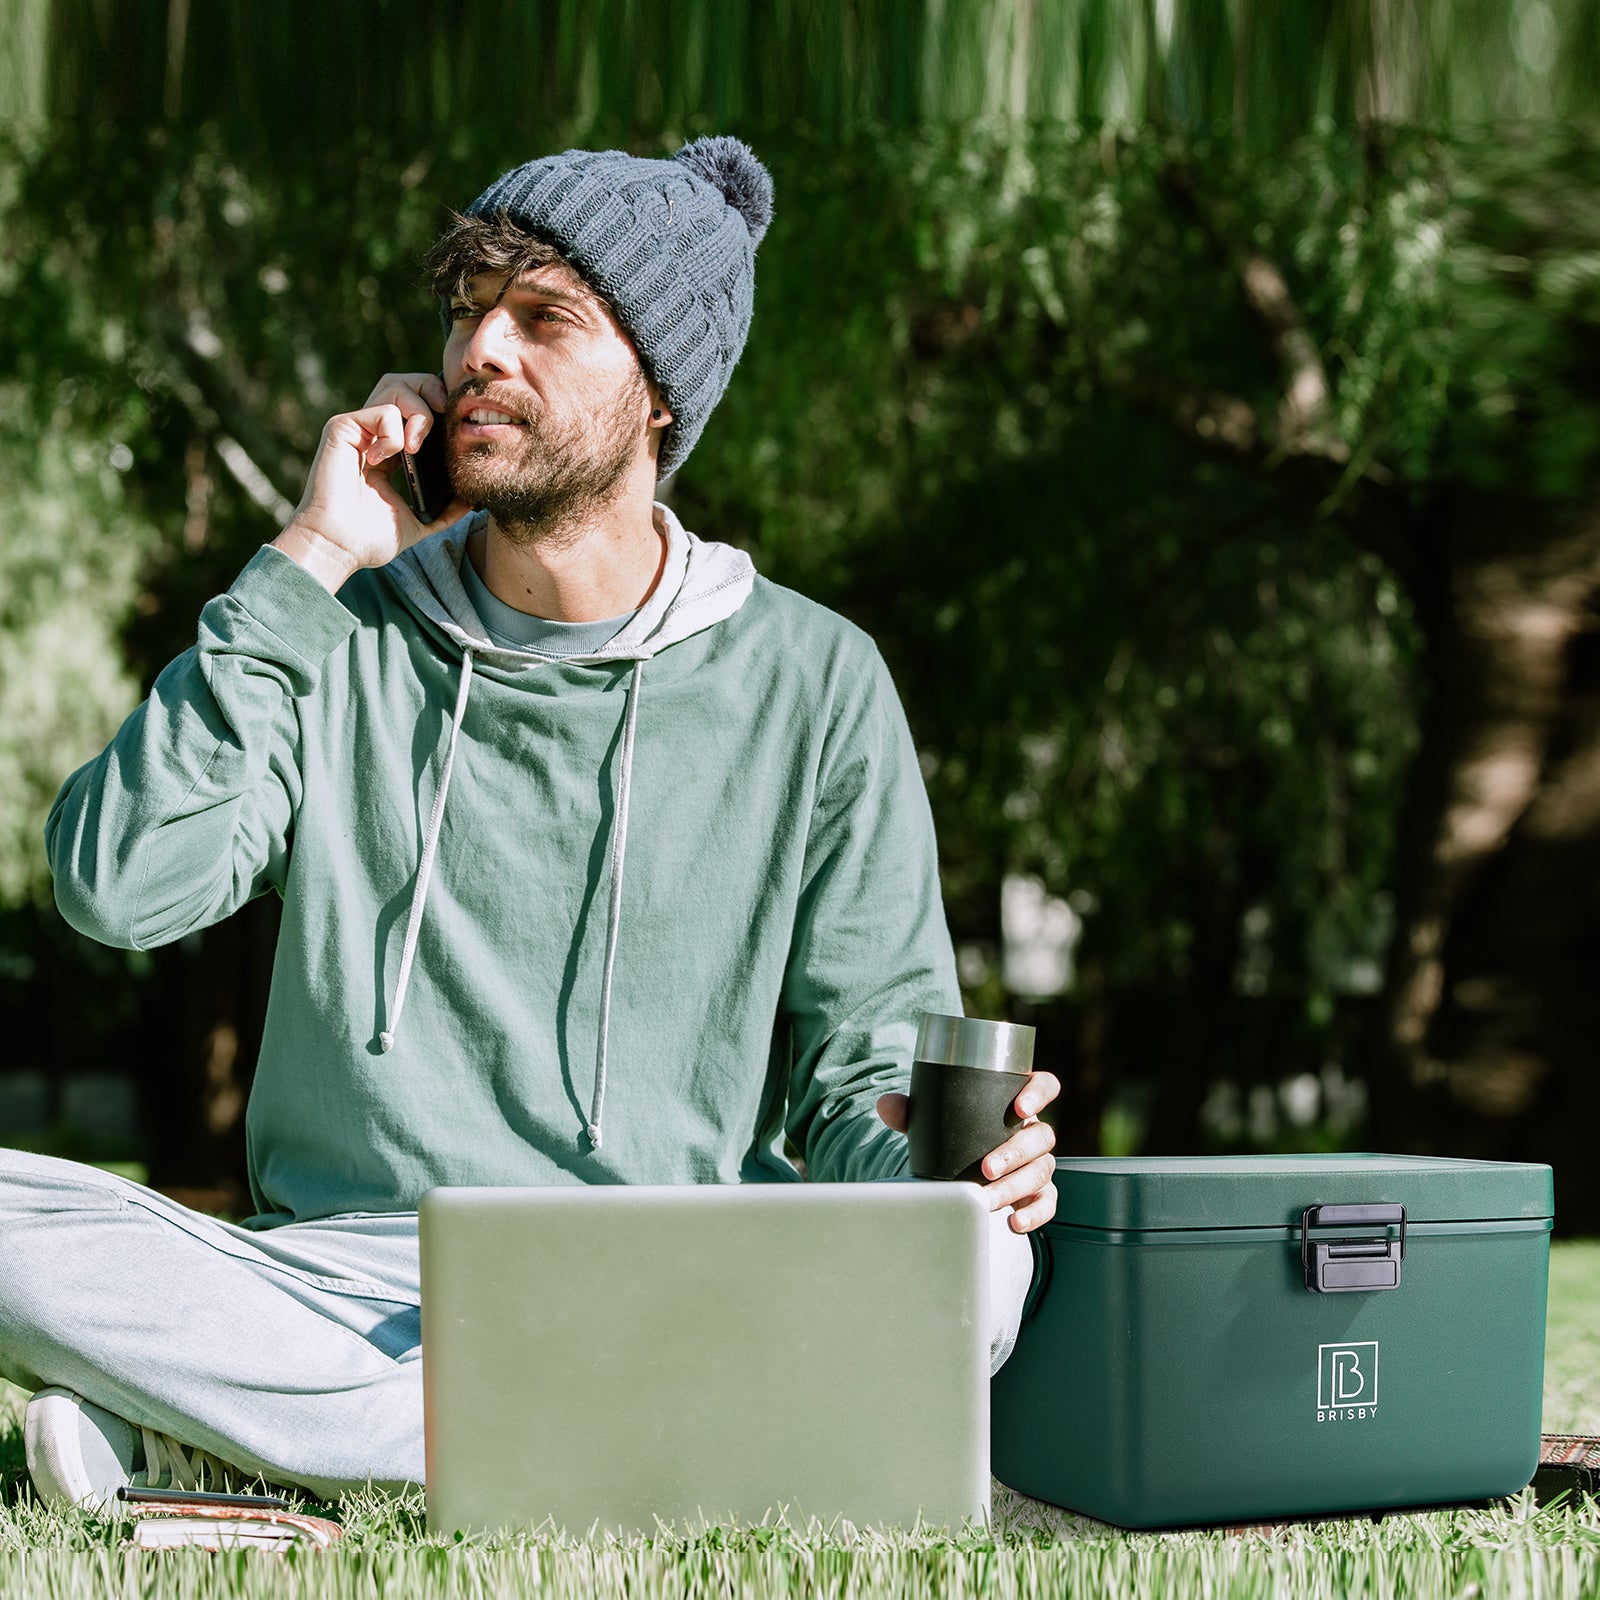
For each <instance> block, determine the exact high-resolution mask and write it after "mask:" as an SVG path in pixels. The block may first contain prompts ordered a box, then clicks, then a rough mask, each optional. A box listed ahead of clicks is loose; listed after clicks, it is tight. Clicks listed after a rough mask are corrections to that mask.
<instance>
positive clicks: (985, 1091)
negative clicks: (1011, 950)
mask: <svg viewBox="0 0 1600 1600" xmlns="http://www.w3.org/2000/svg"><path fill="white" fill-rule="evenodd" d="M1033 1041H1034V1030H1033V1029H1032V1028H1030V1027H1028V1026H1026V1025H1025V1024H1023V1023H1020V1022H987V1021H984V1020H983V1019H981V1018H978V1017H949V1016H944V1015H942V1014H941V1013H939V1012H936V1011H924V1012H923V1013H922V1020H921V1022H920V1024H919V1025H918V1028H917V1051H916V1058H915V1060H913V1062H912V1064H911V1120H910V1124H909V1126H908V1129H907V1137H908V1138H909V1140H910V1144H911V1172H912V1175H913V1176H914V1177H918V1178H962V1179H966V1180H968V1181H970V1182H973V1183H985V1182H987V1181H988V1180H987V1179H986V1178H985V1177H984V1174H983V1170H982V1166H981V1163H982V1161H983V1158H984V1157H985V1156H986V1155H988V1153H989V1152H990V1151H991V1150H993V1149H994V1148H995V1147H996V1146H997V1145H1001V1144H1004V1143H1005V1141H1006V1139H1007V1138H1008V1137H1009V1135H1010V1133H1011V1130H1012V1129H1013V1128H1015V1127H1016V1126H1018V1124H1019V1123H1020V1122H1021V1121H1022V1118H1021V1117H1019V1116H1018V1115H1017V1113H1016V1110H1015V1108H1014V1106H1013V1104H1012V1102H1013V1101H1014V1100H1015V1099H1016V1097H1017V1094H1018V1093H1019V1091H1020V1090H1021V1088H1022V1086H1023V1084H1025V1083H1026V1082H1027V1081H1028V1075H1029V1073H1031V1072H1032V1071H1033Z"/></svg>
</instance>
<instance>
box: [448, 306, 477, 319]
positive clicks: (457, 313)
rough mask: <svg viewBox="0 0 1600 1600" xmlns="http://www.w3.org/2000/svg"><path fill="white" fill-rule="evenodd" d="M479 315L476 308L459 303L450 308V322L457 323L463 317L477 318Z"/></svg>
mask: <svg viewBox="0 0 1600 1600" xmlns="http://www.w3.org/2000/svg"><path fill="white" fill-rule="evenodd" d="M477 314H478V308H477V307H476V306H468V305H461V304H460V303H459V302H458V303H457V304H456V305H453V306H451V307H450V320H451V321H452V322H455V321H456V320H457V319H458V318H461V317H475V316H477Z"/></svg>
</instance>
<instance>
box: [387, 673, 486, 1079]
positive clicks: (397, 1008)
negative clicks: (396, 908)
mask: <svg viewBox="0 0 1600 1600" xmlns="http://www.w3.org/2000/svg"><path fill="white" fill-rule="evenodd" d="M471 687H472V652H471V651H470V650H465V651H463V652H462V655H461V682H460V684H459V685H458V687H457V689H456V709H455V715H454V716H453V717H451V719H450V743H449V744H448V745H446V747H445V752H444V770H443V771H442V772H441V773H440V774H439V792H438V793H437V794H436V795H435V796H434V797H433V815H432V816H430V817H429V818H428V834H427V837H426V838H425V839H424V840H423V841H422V861H421V864H420V865H419V866H418V867H417V882H416V886H415V888H413V889H412V891H411V910H410V912H409V913H408V915H407V917H406V942H405V944H404V946H403V947H402V948H401V951H400V978H399V981H398V982H397V983H396V984H395V986H394V1004H393V1005H392V1006H390V1008H389V1026H388V1027H387V1028H385V1029H384V1030H383V1032H382V1033H380V1034H379V1035H378V1043H379V1045H380V1046H381V1047H382V1048H383V1051H384V1053H385V1054H387V1053H388V1052H389V1051H390V1050H392V1049H394V1036H395V1034H396V1033H397V1032H398V1031H399V1028H400V1013H401V1012H402V1011H403V1010H405V1004H406V985H407V984H409V983H410V982H411V960H412V957H413V956H415V955H416V953H417V935H418V934H419V933H420V932H421V931H422V906H423V902H424V901H425V900H426V899H427V898H428V879H429V878H431V877H432V876H433V858H434V854H435V852H436V851H437V850H438V847H439V830H440V828H441V826H442V825H443V823H444V798H445V796H446V795H447V794H449V792H450V771H451V768H452V767H454V766H455V763H456V735H457V734H458V733H460V731H461V718H462V716H463V715H464V714H465V712H466V709H467V691H468V689H470V688H471Z"/></svg>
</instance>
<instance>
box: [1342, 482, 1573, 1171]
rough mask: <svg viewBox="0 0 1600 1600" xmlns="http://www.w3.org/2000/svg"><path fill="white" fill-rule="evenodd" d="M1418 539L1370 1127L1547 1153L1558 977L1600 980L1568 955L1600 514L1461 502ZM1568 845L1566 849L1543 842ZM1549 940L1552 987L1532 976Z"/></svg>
mask: <svg viewBox="0 0 1600 1600" xmlns="http://www.w3.org/2000/svg"><path fill="white" fill-rule="evenodd" d="M1416 538H1417V557H1418V559H1417V561H1416V563H1415V567H1414V571H1413V574H1412V597H1413V601H1414V604H1415V606H1416V612H1417V618H1418V621H1419V624H1420V626H1421V629H1422V633H1423V636H1424V652H1423V667H1422V674H1423V681H1422V685H1421V695H1420V699H1421V743H1420V747H1419V750H1418V753H1417V757H1416V760H1415V762H1414V764H1413V770H1412V773H1411V778H1410V783H1409V788H1408V795H1407V800H1406V806H1405V812H1404V815H1403V818H1402V823H1401V829H1400V835H1399V840H1398V843H1397V850H1396V860H1397V872H1396V880H1395V883H1396V920H1395V935H1394V940H1393V944H1392V946H1391V950H1390V958H1389V970H1388V973H1387V981H1386V984H1385V993H1384V1003H1383V1005H1382V1006H1381V1008H1380V1024H1381V1028H1382V1032H1383V1039H1382V1041H1381V1043H1380V1050H1379V1053H1378V1056H1379V1064H1378V1067H1377V1070H1376V1071H1375V1072H1374V1073H1373V1081H1372V1083H1371V1090H1372V1126H1373V1129H1374V1132H1375V1134H1376V1135H1377V1137H1378V1139H1379V1140H1380V1141H1381V1142H1384V1143H1387V1144H1390V1145H1392V1146H1395V1147H1397V1148H1402V1149H1412V1150H1419V1151H1426V1150H1436V1151H1439V1152H1441V1153H1444V1152H1448V1153H1459V1154H1465V1153H1468V1151H1467V1150H1466V1149H1464V1148H1463V1144H1464V1141H1465V1142H1466V1143H1470V1144H1472V1145H1473V1146H1474V1148H1475V1150H1476V1153H1481V1154H1485V1155H1488V1154H1506V1153H1508V1152H1510V1151H1511V1150H1512V1149H1514V1148H1532V1147H1533V1142H1532V1141H1531V1139H1530V1138H1529V1136H1528V1129H1529V1128H1530V1127H1531V1125H1532V1121H1534V1120H1538V1117H1536V1115H1535V1106H1536V1103H1538V1102H1540V1101H1541V1099H1543V1098H1544V1088H1543V1086H1546V1085H1549V1084H1552V1083H1555V1082H1556V1081H1557V1080H1556V1079H1554V1078H1553V1077H1552V1068H1553V1067H1554V1066H1555V1065H1556V1062H1555V1059H1554V1056H1553V1055H1552V1052H1551V1049H1550V1044H1551V1040H1550V1037H1549V1032H1548V1025H1547V1019H1546V1018H1545V1017H1544V1015H1543V1013H1544V1011H1545V1010H1546V1008H1547V1007H1548V1006H1552V1005H1553V1006H1555V1007H1556V1008H1557V1009H1559V1010H1561V1011H1562V1012H1563V1014H1565V1013H1566V1012H1568V1011H1570V1010H1571V1009H1572V1008H1573V1007H1574V1006H1575V1005H1576V1004H1577V1000H1578V997H1577V995H1576V993H1573V994H1567V995H1564V996H1563V995H1560V994H1558V993H1556V992H1555V990H1556V989H1559V988H1560V986H1561V985H1562V984H1563V983H1564V982H1565V981H1567V980H1566V979H1564V978H1562V977H1560V976H1558V975H1559V974H1569V975H1570V976H1571V977H1572V978H1573V979H1575V980H1576V981H1578V982H1579V983H1582V982H1583V974H1582V972H1581V970H1579V969H1580V968H1581V965H1582V963H1581V962H1576V961H1575V960H1574V955H1575V952H1574V949H1573V947H1572V945H1571V942H1570V940H1571V939H1572V938H1573V937H1576V936H1577V935H1578V931H1579V930H1580V929H1581V928H1582V926H1583V925H1584V916H1585V913H1584V904H1585V901H1586V897H1587V902H1588V903H1589V904H1591V905H1592V900H1593V889H1592V881H1593V880H1592V874H1591V876H1590V878H1589V880H1588V882H1584V881H1583V878H1582V873H1581V871H1579V870H1578V864H1579V861H1580V859H1587V857H1588V855H1589V853H1590V852H1593V851H1594V850H1595V848H1596V841H1597V840H1600V766H1592V764H1593V763H1596V762H1600V754H1596V755H1586V754H1585V751H1586V750H1587V749H1588V748H1589V744H1590V742H1591V741H1593V740H1594V738H1595V737H1596V736H1597V729H1596V727H1595V723H1596V721H1597V719H1596V717H1595V716H1594V713H1593V712H1592V710H1590V709H1589V708H1588V700H1587V696H1588V694H1589V693H1590V692H1591V691H1589V690H1587V689H1586V688H1585V685H1584V679H1585V676H1586V674H1587V673H1588V672H1589V671H1590V670H1592V669H1589V668H1585V669H1584V671H1583V672H1579V671H1578V670H1577V666H1578V662H1577V658H1576V656H1575V652H1574V647H1575V645H1576V643H1577V642H1578V641H1579V640H1580V638H1582V637H1583V636H1584V635H1585V634H1586V631H1587V630H1588V629H1589V628H1590V627H1592V626H1593V620H1594V619H1593V604H1594V598H1595V595H1596V593H1597V591H1600V515H1596V514H1595V513H1594V512H1593V511H1589V512H1586V513H1585V514H1583V515H1579V516H1571V515H1569V516H1568V517H1567V518H1565V519H1564V520H1563V521H1562V522H1560V523H1559V524H1553V523H1552V521H1551V514H1550V512H1549V510H1548V508H1547V507H1543V506H1540V505H1537V504H1535V503H1534V502H1531V501H1528V500H1522V499H1518V498H1515V497H1513V496H1509V495H1497V494H1489V493H1486V492H1483V491H1478V490H1466V489H1462V488H1459V487H1458V488H1457V489H1456V490H1455V492H1454V493H1453V494H1450V495H1447V496H1444V497H1441V498H1440V499H1439V500H1438V501H1436V502H1435V503H1433V504H1432V505H1431V506H1430V507H1428V508H1427V510H1426V511H1425V512H1424V514H1423V515H1422V516H1421V517H1420V518H1419V521H1418V524H1417V528H1416ZM1590 786H1592V787H1593V788H1594V789H1595V791H1596V796H1597V803H1595V804H1590V802H1589V799H1588V793H1589V788H1590ZM1552 830H1554V831H1555V832H1556V833H1558V834H1559V836H1560V838H1561V839H1562V841H1563V844H1562V847H1561V851H1560V852H1552V851H1551V850H1550V849H1548V848H1545V847H1544V846H1543V845H1541V844H1539V843H1536V842H1535V841H1540V840H1543V841H1546V842H1548V841H1549V839H1550V836H1551V834H1552ZM1563 852H1564V853H1563ZM1558 855H1559V856H1560V859H1562V860H1563V861H1565V862H1567V863H1568V864H1569V866H1568V868H1567V870H1569V871H1570V872H1571V874H1572V876H1571V877H1570V878H1569V879H1568V880H1567V881H1563V880H1562V878H1561V871H1562V869H1560V868H1557V867H1556V865H1555V863H1556V861H1557V859H1558ZM1517 930H1520V933H1519V932H1518V931H1517ZM1535 930H1537V932H1536V937H1535V939H1534V943H1536V944H1537V945H1539V947H1540V948H1541V949H1542V950H1543V952H1544V953H1543V955H1542V956H1541V958H1540V960H1539V961H1538V962H1537V963H1536V966H1537V968H1538V971H1537V975H1535V974H1533V973H1531V972H1530V973H1527V974H1526V976H1524V977H1523V978H1521V979H1517V978H1516V977H1514V974H1515V973H1517V972H1519V971H1524V969H1526V968H1527V965H1528V961H1527V952H1528V949H1529V948H1530V947H1529V946H1528V944H1527V942H1526V940H1525V939H1524V938H1523V936H1524V935H1529V934H1535ZM1552 986H1555V987H1554V988H1552ZM1536 995H1537V996H1538V998H1537V999H1536V998H1535V996H1536ZM1518 1130H1520V1132H1519V1131H1518Z"/></svg>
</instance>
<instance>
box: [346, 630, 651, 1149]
mask: <svg viewBox="0 0 1600 1600" xmlns="http://www.w3.org/2000/svg"><path fill="white" fill-rule="evenodd" d="M472 665H473V660H472V652H471V651H470V650H466V651H463V652H462V657H461V681H460V684H459V686H458V687H457V689H456V709H455V714H454V715H453V716H452V717H451V719H450V742H449V744H447V745H446V746H445V753H444V767H443V770H442V771H441V772H440V774H439V791H438V793H437V794H435V795H434V797H433V812H432V815H430V816H429V818H428V831H427V835H426V837H425V838H424V839H423V841H422V861H421V863H420V864H419V865H418V867H417V881H416V884H415V886H414V887H413V888H412V891H411V910H410V912H409V913H408V914H407V917H406V937H405V944H404V945H403V946H402V947H401V951H400V976H399V979H398V981H397V982H396V983H395V988H394V1003H393V1004H392V1005H391V1006H390V1008H389V1026H388V1027H387V1028H385V1029H384V1030H383V1031H382V1032H381V1033H380V1034H379V1035H378V1043H379V1045H380V1047H381V1048H382V1049H383V1051H384V1052H385V1053H387V1052H388V1051H390V1050H392V1049H393V1048H394V1041H395V1035H396V1034H397V1033H398V1032H399V1031H400V1015H401V1013H402V1012H403V1011H404V1010H405V1004H406V990H407V988H408V986H409V985H410V982H411V963H412V961H413V960H414V958H415V956H416V953H417V936H418V935H419V934H420V933H421V931H422V911H423V906H424V905H425V903H426V902H427V898H428V883H429V880H430V879H431V878H432V876H433V862H434V857H435V855H436V854H437V853H438V848H439V833H440V830H441V828H442V826H443V823H444V803H445V797H446V796H447V795H448V794H449V792H450V774H451V772H452V771H453V770H454V767H455V760H456V736H457V735H458V734H459V733H460V732H461V719H462V717H463V716H464V715H465V714H466V709H467V693H468V691H469V690H470V689H471V687H472ZM643 686H644V660H643V658H642V657H635V658H634V662H633V676H632V681H631V682H630V683H629V686H628V710H627V715H626V717H625V718H624V720H623V724H622V757H621V763H620V764H621V769H622V770H621V773H620V775H619V777H618V780H617V809H616V816H615V819H614V821H613V823H612V828H611V873H610V877H611V884H610V892H609V894H608V896H607V906H606V953H605V966H604V969H603V977H602V979H601V986H600V1037H599V1042H598V1045H597V1047H596V1052H595V1067H594V1100H593V1102H592V1104H591V1105H590V1107H589V1122H588V1126H587V1129H586V1131H587V1133H588V1135H589V1145H590V1148H591V1149H594V1150H598V1149H599V1148H600V1141H601V1137H602V1133H603V1124H604V1118H605V1104H606V1054H607V1051H608V1048H609V1046H610V1042H611V975H612V971H613V969H614V968H615V966H616V962H617V938H618V935H619V934H620V932H621V927H622V869H623V864H624V861H625V859H626V856H627V850H628V796H629V794H630V793H631V792H632V789H633V739H634V731H635V729H636V728H637V727H638V725H639V695H640V691H641V690H642V688H643Z"/></svg>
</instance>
